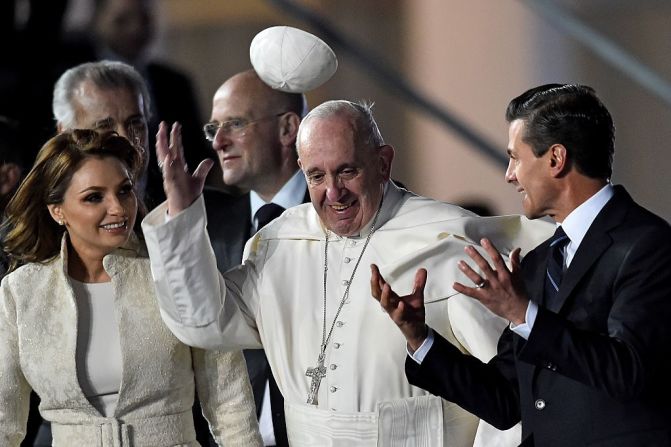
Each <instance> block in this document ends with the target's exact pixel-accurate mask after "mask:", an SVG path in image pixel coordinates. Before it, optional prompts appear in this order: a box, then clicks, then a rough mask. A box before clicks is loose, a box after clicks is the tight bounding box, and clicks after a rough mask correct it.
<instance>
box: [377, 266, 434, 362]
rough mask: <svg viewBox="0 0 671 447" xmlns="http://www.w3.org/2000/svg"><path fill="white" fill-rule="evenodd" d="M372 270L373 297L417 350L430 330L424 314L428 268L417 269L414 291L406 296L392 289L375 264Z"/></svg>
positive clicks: (409, 343) (410, 344)
mask: <svg viewBox="0 0 671 447" xmlns="http://www.w3.org/2000/svg"><path fill="white" fill-rule="evenodd" d="M370 270H371V276H370V290H371V293H372V295H373V298H375V299H376V300H378V301H379V302H380V305H381V306H382V309H384V311H385V312H387V313H388V314H389V316H390V317H391V319H392V320H393V321H394V323H396V325H397V326H398V327H399V329H401V332H402V333H403V335H404V336H405V338H406V340H407V341H408V345H409V346H410V349H412V350H413V351H416V350H417V349H418V348H419V347H420V346H421V345H422V343H423V342H424V340H425V339H426V335H427V331H428V328H427V326H426V323H425V314H424V287H425V286H426V275H427V273H426V269H419V270H417V273H416V274H415V284H414V286H413V290H412V293H410V294H409V295H404V296H399V295H398V294H397V293H396V292H394V291H393V290H392V288H391V286H390V285H389V284H388V283H387V282H386V281H385V280H384V278H383V277H382V275H381V274H380V270H379V269H378V268H377V266H376V265H375V264H372V265H371V266H370Z"/></svg>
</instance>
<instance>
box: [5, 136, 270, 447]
mask: <svg viewBox="0 0 671 447" xmlns="http://www.w3.org/2000/svg"><path fill="white" fill-rule="evenodd" d="M140 165H141V161H140V160H139V156H138V152H137V151H136V150H135V149H134V148H133V147H132V146H131V145H130V144H129V143H128V141H127V140H125V139H124V138H122V137H119V136H116V135H115V134H110V133H107V134H103V135H98V134H97V133H95V132H93V131H79V130H76V131H72V132H68V133H64V134H61V135H58V136H56V137H54V138H52V139H51V140H49V142H47V144H45V146H44V147H43V148H42V150H41V151H40V154H39V155H38V159H37V161H36V163H35V166H34V167H33V169H32V170H31V172H30V173H29V174H28V176H27V177H26V180H25V181H24V182H23V183H22V185H21V186H20V187H19V190H18V191H17V194H16V196H15V197H14V198H13V199H12V201H11V202H10V204H9V206H8V211H7V215H8V219H7V222H6V224H5V225H6V228H7V230H8V233H7V237H6V240H5V248H6V250H7V251H8V252H9V253H10V255H11V256H12V259H13V260H14V261H15V262H20V263H25V265H23V266H22V267H20V268H18V269H15V270H14V271H13V272H12V273H10V274H9V275H7V276H6V277H5V278H4V279H3V281H2V286H1V287H0V445H2V446H3V447H4V446H18V445H20V443H21V440H22V439H23V437H24V434H25V425H26V420H27V417H28V406H29V402H28V401H29V393H30V390H31V389H33V390H35V392H37V394H38V395H39V396H40V398H41V404H40V413H41V414H42V416H43V417H44V419H46V420H48V421H51V424H52V432H53V440H54V441H53V442H54V445H55V446H68V447H69V446H105V447H107V446H123V447H126V446H134V447H137V446H147V447H149V446H151V447H160V446H197V445H198V443H197V442H196V437H195V432H194V427H193V418H192V414H191V407H192V405H193V400H194V389H197V391H198V396H199V398H200V401H201V405H202V408H203V412H204V414H205V416H206V418H207V420H208V422H209V424H210V428H211V431H212V433H213V435H214V438H215V440H216V441H217V442H218V443H219V444H220V445H225V446H227V447H228V446H235V445H241V446H249V445H251V446H254V445H261V441H260V436H259V434H258V426H257V422H256V415H255V410H254V402H253V399H252V394H251V388H250V385H249V379H248V377H247V372H246V368H245V364H244V360H243V357H242V355H241V353H240V352H231V353H221V352H216V351H202V350H198V349H192V348H189V347H188V346H185V345H184V344H182V343H181V342H179V341H178V340H177V339H176V338H175V337H174V336H173V335H172V334H171V333H170V331H169V330H168V329H167V328H166V327H165V326H164V325H163V322H162V321H161V317H160V314H159V309H158V306H157V303H156V297H155V293H154V290H153V284H152V282H151V271H150V267H149V260H148V258H147V256H146V253H145V249H144V246H143V244H142V243H141V242H140V241H139V240H138V238H137V237H136V236H135V234H134V231H133V228H134V224H135V222H136V214H137V199H136V198H135V193H134V191H133V186H132V179H133V178H135V173H136V169H137V168H138V167H139V166H140ZM96 287H98V288H96ZM83 291H84V292H83ZM101 291H102V292H101ZM87 294H88V295H87ZM101 300H107V301H101ZM100 303H104V304H105V306H108V307H107V308H106V309H107V310H108V312H107V313H105V311H104V309H105V307H104V306H103V307H102V308H99V307H97V306H99V304H100ZM96 309H97V310H96ZM100 309H103V312H102V313H101V311H100ZM107 323H109V324H107ZM194 384H195V387H194ZM110 390H111V391H110Z"/></svg>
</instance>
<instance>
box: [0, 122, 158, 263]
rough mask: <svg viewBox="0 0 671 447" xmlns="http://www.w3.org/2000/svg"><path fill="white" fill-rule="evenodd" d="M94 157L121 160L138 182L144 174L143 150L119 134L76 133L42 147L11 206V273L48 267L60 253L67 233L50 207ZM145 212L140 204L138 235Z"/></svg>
mask: <svg viewBox="0 0 671 447" xmlns="http://www.w3.org/2000/svg"><path fill="white" fill-rule="evenodd" d="M91 157H101V158H102V157H113V158H116V159H117V160H120V161H121V162H122V163H123V164H124V165H125V166H126V167H127V168H128V171H129V174H130V176H131V179H132V180H133V182H134V186H135V182H136V180H137V178H138V176H139V175H140V171H141V169H142V162H141V160H142V158H141V155H140V153H139V152H138V150H137V149H136V148H135V147H134V146H133V145H132V144H131V143H130V142H129V141H128V140H127V139H126V138H124V137H121V136H119V135H118V134H116V133H115V132H110V131H107V132H103V133H98V132H96V131H95V130H83V129H75V130H70V131H67V132H63V133H61V134H59V135H56V136H55V137H53V138H51V139H50V140H49V141H47V142H46V143H45V145H44V146H42V149H40V152H39V153H38V154H37V160H36V161H35V165H34V166H33V168H32V169H31V170H30V172H29V173H28V175H26V178H25V179H24V180H23V182H21V185H19V188H18V189H17V191H16V194H15V195H14V197H12V200H10V202H9V204H8V205H7V209H6V215H7V219H6V220H5V222H4V223H3V224H2V227H3V233H4V234H6V235H7V236H6V238H5V246H4V250H5V252H7V253H8V254H9V255H10V257H11V258H12V261H11V265H10V271H11V270H13V269H14V268H16V267H17V266H18V265H20V264H23V263H26V262H44V261H48V260H49V259H52V258H53V257H54V256H56V255H57V254H58V253H59V251H60V242H61V238H62V236H63V232H64V231H65V230H64V229H63V227H62V226H60V225H58V224H57V223H56V222H54V220H53V219H52V217H51V215H50V214H49V210H48V208H47V205H51V204H57V203H62V202H63V197H64V195H65V191H66V190H67V189H68V187H69V186H70V181H71V180H72V176H73V175H74V173H75V172H76V171H77V169H78V168H79V166H80V165H81V163H82V161H84V160H85V159H87V158H91ZM144 213H145V210H144V208H143V207H142V205H141V203H140V201H138V217H137V219H136V228H135V231H136V232H138V230H139V222H140V221H141V220H142V216H143V215H144Z"/></svg>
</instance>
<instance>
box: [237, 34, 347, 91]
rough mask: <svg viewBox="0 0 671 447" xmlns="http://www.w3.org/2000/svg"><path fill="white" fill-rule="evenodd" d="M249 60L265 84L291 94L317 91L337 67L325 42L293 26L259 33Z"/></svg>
mask: <svg viewBox="0 0 671 447" xmlns="http://www.w3.org/2000/svg"><path fill="white" fill-rule="evenodd" d="M249 59H250V61H251V62H252V67H254V70H255V71H256V73H257V74H258V75H259V77H260V78H261V80H262V81H263V82H265V83H266V84H268V85H269V86H270V87H271V88H273V89H275V90H280V91H283V92H288V93H305V92H307V91H310V90H312V89H315V88H317V87H319V86H320V85H322V84H323V83H324V82H326V81H328V80H329V79H330V78H331V76H333V73H335V71H336V69H337V68H338V60H337V59H336V55H335V53H334V52H333V50H331V48H330V47H329V46H328V45H327V44H326V43H325V42H324V41H323V40H321V39H320V38H319V37H317V36H315V35H314V34H310V33H308V32H306V31H303V30H300V29H297V28H292V27H290V26H273V27H270V28H266V29H264V30H263V31H261V32H260V33H258V34H257V35H256V36H255V37H254V39H252V43H251V45H250V46H249Z"/></svg>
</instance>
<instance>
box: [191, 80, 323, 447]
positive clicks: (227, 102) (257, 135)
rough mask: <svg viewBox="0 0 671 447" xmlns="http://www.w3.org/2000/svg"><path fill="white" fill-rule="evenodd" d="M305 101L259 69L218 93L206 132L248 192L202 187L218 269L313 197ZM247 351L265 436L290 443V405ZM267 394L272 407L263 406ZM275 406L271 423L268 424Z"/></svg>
mask: <svg viewBox="0 0 671 447" xmlns="http://www.w3.org/2000/svg"><path fill="white" fill-rule="evenodd" d="M304 104H305V99H304V97H303V95H301V94H296V93H284V92H281V91H278V90H273V89H271V88H270V87H269V86H267V85H266V84H265V83H263V81H262V80H261V79H260V78H259V77H258V75H257V74H256V72H254V71H253V70H248V71H244V72H241V73H238V74H236V75H234V76H232V77H231V78H229V79H228V80H226V82H224V83H223V84H222V85H221V87H219V89H218V90H217V92H216V93H215V95H214V99H213V102H212V116H211V120H210V122H209V123H207V124H206V125H205V126H204V129H203V130H204V132H205V137H206V138H207V139H208V140H209V141H211V142H212V148H213V149H214V150H215V152H216V153H217V156H218V158H219V162H220V165H221V169H222V172H223V179H224V183H225V184H226V185H230V186H234V187H237V188H239V189H241V190H247V191H249V193H246V194H242V195H238V196H235V195H231V194H226V193H222V192H219V191H215V190H212V189H206V190H205V191H204V193H203V194H204V200H205V206H206V210H207V222H208V227H207V230H208V234H209V236H210V241H211V243H212V248H213V249H214V253H215V256H216V258H217V267H218V268H219V271H221V272H225V271H226V270H228V269H230V268H232V267H234V266H237V265H239V264H240V263H241V262H242V252H243V249H244V246H245V242H247V239H249V238H250V237H251V236H252V235H253V234H254V233H256V231H257V230H259V229H260V228H261V227H263V226H264V225H265V224H267V223H268V222H269V221H270V220H272V219H273V218H275V217H277V216H278V215H279V214H281V212H282V211H283V210H284V209H286V208H289V207H292V206H296V205H299V204H301V203H305V202H307V201H309V200H310V197H309V195H308V192H307V184H306V183H305V177H304V176H303V174H302V173H301V172H300V170H299V169H298V163H297V158H298V156H297V153H296V134H297V132H298V125H299V124H300V121H301V118H302V117H303V115H304ZM243 352H244V354H245V360H246V361H247V369H248V371H249V376H250V380H251V383H252V389H253V391H254V399H255V402H256V406H257V414H258V415H259V417H260V429H261V434H262V435H263V438H264V442H265V443H266V445H277V446H285V445H288V442H287V435H286V427H285V422H284V408H283V407H284V403H283V399H282V395H281V393H280V392H279V390H278V389H277V385H276V384H275V382H274V380H273V378H272V374H271V371H270V367H269V365H268V361H267V359H266V356H265V354H264V352H263V350H261V349H254V350H249V349H248V350H245V351H243ZM266 388H268V391H266ZM266 393H267V394H268V396H269V400H270V408H268V405H267V404H265V405H264V396H265V395H266ZM270 412H272V426H270V425H269V424H267V421H268V418H267V416H268V415H269V414H268V413H270ZM273 438H274V439H273Z"/></svg>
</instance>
